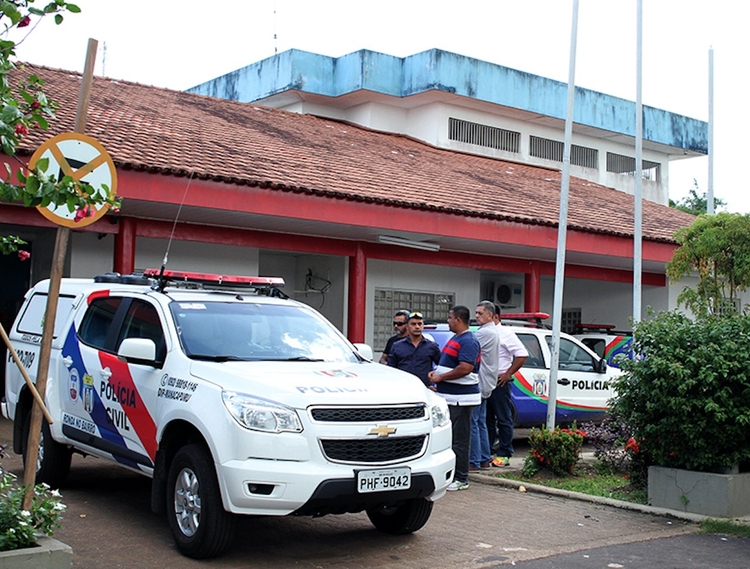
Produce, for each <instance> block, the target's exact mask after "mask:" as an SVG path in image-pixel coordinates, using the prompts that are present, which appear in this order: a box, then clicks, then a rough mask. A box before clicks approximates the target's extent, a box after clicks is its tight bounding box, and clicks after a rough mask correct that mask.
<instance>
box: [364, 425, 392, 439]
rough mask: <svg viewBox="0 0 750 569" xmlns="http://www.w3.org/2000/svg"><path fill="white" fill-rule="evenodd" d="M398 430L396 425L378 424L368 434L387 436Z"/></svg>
mask: <svg viewBox="0 0 750 569" xmlns="http://www.w3.org/2000/svg"><path fill="white" fill-rule="evenodd" d="M395 432H396V427H389V426H388V425H378V426H377V427H373V428H372V429H370V432H369V433H367V434H368V435H377V436H378V437H387V436H388V435H392V434H394V433H395Z"/></svg>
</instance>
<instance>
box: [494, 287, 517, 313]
mask: <svg viewBox="0 0 750 569" xmlns="http://www.w3.org/2000/svg"><path fill="white" fill-rule="evenodd" d="M495 302H497V303H498V304H499V305H500V307H501V308H521V307H522V306H523V285H520V284H517V283H497V285H496V286H495Z"/></svg>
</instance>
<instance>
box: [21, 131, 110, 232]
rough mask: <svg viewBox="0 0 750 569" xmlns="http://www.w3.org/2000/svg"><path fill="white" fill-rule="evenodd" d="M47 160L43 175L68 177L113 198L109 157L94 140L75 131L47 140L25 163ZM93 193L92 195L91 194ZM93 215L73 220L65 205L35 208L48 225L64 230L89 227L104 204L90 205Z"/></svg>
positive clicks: (31, 163) (71, 213) (101, 214)
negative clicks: (53, 224)
mask: <svg viewBox="0 0 750 569" xmlns="http://www.w3.org/2000/svg"><path fill="white" fill-rule="evenodd" d="M43 158H47V159H48V160H49V168H47V171H46V174H47V175H49V176H51V177H53V178H57V179H58V180H59V179H61V178H62V177H63V176H66V175H67V176H70V177H72V178H73V179H74V180H76V181H78V182H86V183H87V184H88V185H89V186H91V188H92V189H93V191H102V192H104V186H106V187H107V188H109V190H108V191H106V192H104V193H105V194H107V195H108V196H109V197H110V198H112V197H114V196H115V195H117V171H116V170H115V163H114V162H113V161H112V157H111V156H110V155H109V153H108V152H107V151H106V150H105V149H104V146H102V145H101V144H100V143H99V142H98V141H97V140H96V139H94V138H91V137H90V136H86V135H85V134H80V133H77V132H65V133H62V134H58V135H57V136H54V137H52V138H50V139H49V140H48V141H46V142H45V143H44V144H42V145H41V146H40V147H39V148H38V149H37V151H36V152H34V154H33V155H32V157H31V160H29V168H34V167H35V166H36V163H37V162H38V161H39V160H41V159H43ZM92 193H93V192H92ZM90 207H91V210H92V212H93V215H90V216H88V217H84V218H82V219H79V220H78V221H76V220H75V217H76V213H77V212H76V211H72V212H71V211H68V207H67V206H66V205H61V206H55V205H53V204H50V205H49V206H47V207H42V206H37V209H38V210H39V212H40V213H41V214H42V215H43V216H44V217H46V218H47V219H49V220H50V221H51V222H53V223H56V224H58V225H63V226H65V227H70V228H76V227H85V226H87V225H91V224H92V223H94V222H95V221H97V220H98V219H100V218H101V217H102V216H103V215H104V214H105V213H107V210H108V209H109V204H108V203H103V204H100V205H96V206H94V205H91V206H90Z"/></svg>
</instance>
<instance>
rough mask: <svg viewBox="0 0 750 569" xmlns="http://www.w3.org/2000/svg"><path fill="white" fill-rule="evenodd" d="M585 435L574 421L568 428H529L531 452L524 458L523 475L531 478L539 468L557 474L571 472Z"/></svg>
mask: <svg viewBox="0 0 750 569" xmlns="http://www.w3.org/2000/svg"><path fill="white" fill-rule="evenodd" d="M585 437H586V433H584V432H583V431H581V430H579V429H578V428H577V427H576V425H575V423H574V424H573V426H572V427H571V428H569V429H568V428H560V427H556V428H555V429H553V430H549V429H547V428H546V427H542V428H541V429H536V428H534V429H531V435H529V446H530V447H531V452H530V453H529V455H528V456H527V457H526V458H525V459H524V463H523V476H524V477H526V478H531V477H532V476H534V475H535V474H536V473H537V472H539V471H540V470H549V471H550V472H552V473H553V474H556V475H557V476H564V475H566V474H570V473H572V472H573V469H574V468H575V465H576V464H577V463H578V460H579V459H580V458H581V446H583V440H584V438H585Z"/></svg>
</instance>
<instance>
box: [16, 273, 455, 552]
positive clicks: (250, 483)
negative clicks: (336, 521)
mask: <svg viewBox="0 0 750 569" xmlns="http://www.w3.org/2000/svg"><path fill="white" fill-rule="evenodd" d="M279 284H283V283H280V282H279V279H267V278H253V277H226V276H216V275H203V274H189V273H179V272H175V271H163V270H162V271H161V272H159V271H147V272H146V273H145V274H144V275H130V276H120V275H117V274H108V275H103V276H101V277H97V278H95V279H63V281H62V285H61V290H60V298H59V303H58V310H57V316H56V321H55V332H54V340H53V344H52V354H51V362H50V370H49V375H48V377H49V380H48V384H47V390H46V403H47V406H48V408H49V411H50V413H51V416H52V419H53V423H52V424H47V423H46V422H45V423H44V424H43V426H42V437H41V443H40V450H39V456H38V460H37V464H38V466H37V468H38V470H37V480H38V481H45V482H47V483H49V484H51V485H56V486H57V485H60V484H63V483H64V482H65V479H66V477H67V475H68V472H69V470H70V464H71V454H72V453H73V452H78V453H81V454H84V455H90V456H95V457H98V458H100V459H104V460H108V461H111V462H113V463H116V464H118V465H120V466H122V467H123V468H127V469H129V470H133V471H136V472H139V473H142V474H144V475H145V476H149V477H151V478H152V480H153V482H152V507H153V509H154V510H155V511H161V512H163V511H165V510H166V512H167V515H168V519H169V524H170V527H171V529H172V533H173V535H174V539H175V541H176V543H177V547H178V548H179V549H180V550H181V551H182V552H183V553H184V554H185V555H188V556H190V557H195V558H206V557H214V556H217V555H219V554H220V553H221V552H222V551H223V550H224V549H225V548H226V547H227V546H228V545H229V544H230V543H231V540H232V536H233V528H234V525H235V524H234V521H235V514H245V515H274V516H284V515H305V516H319V515H324V514H340V513H349V512H362V511H364V512H366V513H367V516H368V517H369V519H370V520H371V522H372V523H373V524H374V526H375V527H376V528H378V529H379V530H381V531H384V532H387V533H391V534H405V533H411V532H413V531H416V530H418V529H420V528H421V527H422V526H423V525H424V524H425V523H426V522H427V520H428V518H429V517H430V513H431V511H432V506H433V502H434V501H435V500H436V499H438V498H440V497H441V496H443V495H444V494H445V491H446V488H447V486H448V484H449V483H450V482H451V480H452V479H453V469H454V462H455V457H454V454H453V451H452V450H451V428H450V419H449V414H448V409H447V407H446V404H445V402H444V400H443V399H442V398H441V397H439V396H437V395H435V394H433V393H432V392H431V391H429V390H428V389H426V388H425V387H424V385H423V384H422V382H421V381H419V380H418V379H417V378H416V377H414V376H412V375H409V374H406V373H404V372H401V371H399V370H396V369H393V368H389V367H386V366H382V365H379V364H377V363H373V362H372V361H370V360H369V359H367V358H366V357H363V355H362V354H366V355H368V356H369V357H370V358H371V357H372V351H371V350H369V348H368V347H367V346H357V347H355V346H354V345H352V344H351V343H349V342H348V341H347V340H346V338H345V337H344V336H343V335H342V334H341V333H339V332H338V330H336V329H335V328H334V327H333V326H332V325H331V324H330V323H329V322H328V321H326V320H325V319H324V318H323V317H322V316H320V315H319V314H318V313H317V312H316V311H315V310H313V309H312V308H310V307H309V306H307V305H305V304H302V303H298V302H295V301H292V300H289V299H287V298H286V297H285V295H283V293H281V292H280V291H279V290H278V285H279ZM48 290H49V282H48V281H43V282H41V283H39V284H37V285H36V286H34V287H33V288H32V289H31V290H30V291H29V292H28V293H27V295H26V299H25V302H24V305H23V307H22V308H21V311H20V312H19V315H18V317H17V319H16V321H15V323H14V324H13V327H12V329H11V331H10V334H9V336H10V338H11V341H12V344H13V346H14V348H15V350H16V351H17V353H18V355H19V359H20V361H21V362H23V365H24V367H25V368H26V370H27V371H28V373H29V375H30V376H31V378H32V380H35V378H36V369H37V362H38V361H39V351H40V344H41V336H42V327H43V322H44V314H45V307H46V302H47V293H48ZM360 350H361V352H362V353H360ZM31 406H32V397H31V395H30V393H29V391H28V389H27V388H26V386H25V383H24V380H23V378H22V375H21V373H20V370H19V369H18V368H17V366H15V365H14V364H12V363H10V362H9V363H8V365H7V369H6V393H5V402H4V404H3V414H4V415H5V416H6V417H7V418H9V419H12V420H13V421H15V424H14V444H13V446H14V450H15V452H18V453H23V452H24V451H25V447H26V440H27V438H28V431H29V424H30V421H29V417H30V410H31ZM24 454H25V453H24ZM25 458H28V457H25Z"/></svg>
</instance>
